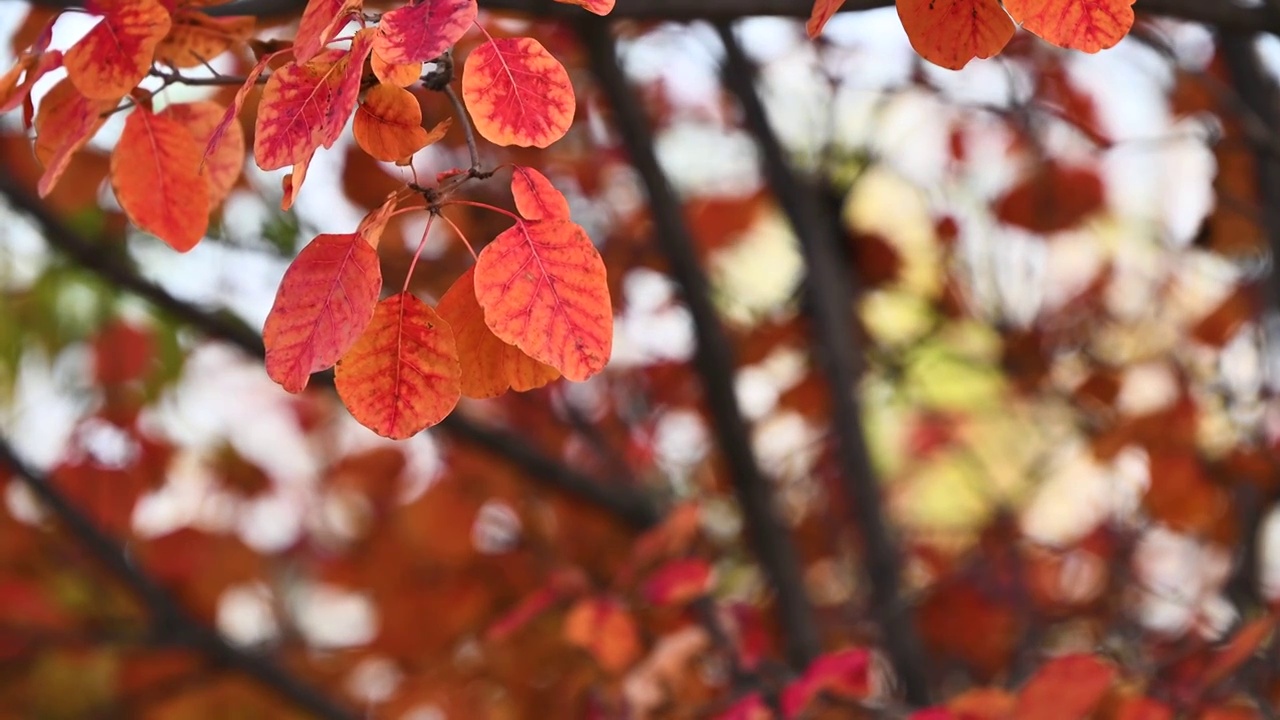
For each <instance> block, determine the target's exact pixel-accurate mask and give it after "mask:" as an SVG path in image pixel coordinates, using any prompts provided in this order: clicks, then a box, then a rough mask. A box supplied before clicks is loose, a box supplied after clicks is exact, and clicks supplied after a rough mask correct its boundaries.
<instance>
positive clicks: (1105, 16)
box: [1004, 0, 1133, 53]
mask: <svg viewBox="0 0 1280 720" xmlns="http://www.w3.org/2000/svg"><path fill="white" fill-rule="evenodd" d="M1004 9H1005V10H1007V11H1008V12H1009V14H1010V15H1012V16H1013V19H1014V20H1017V21H1018V22H1020V23H1022V27H1023V29H1025V30H1027V31H1028V32H1032V33H1035V34H1036V35H1039V36H1040V37H1041V38H1043V39H1045V40H1047V41H1048V42H1051V43H1053V44H1054V45H1057V46H1058V47H1064V48H1070V49H1072V50H1081V51H1083V52H1087V53H1096V52H1098V51H1099V50H1105V49H1107V48H1109V47H1111V46H1113V45H1115V44H1116V43H1118V42H1120V41H1121V40H1122V39H1123V38H1124V36H1125V35H1128V34H1129V30H1130V29H1131V28H1132V27H1133V0H1004Z"/></svg>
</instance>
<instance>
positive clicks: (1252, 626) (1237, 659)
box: [1199, 615, 1276, 688]
mask: <svg viewBox="0 0 1280 720" xmlns="http://www.w3.org/2000/svg"><path fill="white" fill-rule="evenodd" d="M1275 628H1276V621H1275V618H1272V617H1271V616H1270V615H1264V616H1263V617H1260V618H1258V619H1256V620H1254V621H1252V622H1250V623H1248V624H1247V625H1245V626H1244V627H1242V628H1240V630H1239V631H1238V632H1237V633H1236V634H1235V637H1233V638H1231V640H1230V641H1229V642H1228V643H1227V644H1226V645H1223V646H1222V647H1221V648H1218V651H1217V652H1216V653H1214V656H1213V659H1212V660H1210V661H1209V665H1208V667H1206V668H1205V669H1204V672H1203V673H1201V676H1200V678H1199V680H1200V683H1201V685H1202V686H1203V687H1206V688H1209V687H1212V686H1214V685H1216V684H1218V683H1219V682H1221V681H1222V680H1224V679H1226V678H1227V677H1228V676H1230V675H1231V674H1232V673H1234V672H1235V671H1236V669H1238V668H1239V667H1240V666H1241V665H1243V664H1244V662H1245V661H1246V660H1248V659H1249V658H1250V657H1252V656H1253V655H1254V654H1255V653H1257V652H1258V650H1259V649H1261V648H1263V647H1266V646H1267V644H1269V643H1270V642H1271V639H1272V634H1273V633H1274V631H1275Z"/></svg>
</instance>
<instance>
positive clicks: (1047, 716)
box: [1014, 654, 1116, 720]
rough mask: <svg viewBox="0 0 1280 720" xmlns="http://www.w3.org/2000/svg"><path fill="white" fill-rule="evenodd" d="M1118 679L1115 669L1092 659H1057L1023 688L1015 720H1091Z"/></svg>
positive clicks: (1083, 657) (1080, 656)
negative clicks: (1089, 718) (1079, 719)
mask: <svg viewBox="0 0 1280 720" xmlns="http://www.w3.org/2000/svg"><path fill="white" fill-rule="evenodd" d="M1115 679H1116V671H1115V668H1114V667H1113V666H1112V665H1110V664H1109V663H1107V662H1104V661H1103V660H1101V659H1099V658H1097V657H1094V656H1093V655H1086V654H1074V655H1064V656H1061V657H1057V658H1054V659H1053V660H1050V661H1049V662H1047V663H1045V664H1044V666H1043V667H1041V668H1040V669H1039V670H1038V671H1037V672H1036V674H1035V675H1034V676H1032V678H1031V679H1030V680H1029V681H1027V684H1026V685H1025V686H1023V688H1022V692H1021V693H1019V694H1018V707H1017V711H1016V712H1015V713H1014V717H1018V718H1028V720H1076V718H1082V717H1089V716H1090V715H1092V714H1093V712H1094V710H1095V709H1096V708H1097V707H1098V706H1099V705H1100V704H1102V701H1103V699H1104V698H1105V697H1106V695H1107V693H1108V691H1110V689H1111V683H1112V682H1114V681H1115Z"/></svg>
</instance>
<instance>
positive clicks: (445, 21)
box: [373, 0, 478, 65]
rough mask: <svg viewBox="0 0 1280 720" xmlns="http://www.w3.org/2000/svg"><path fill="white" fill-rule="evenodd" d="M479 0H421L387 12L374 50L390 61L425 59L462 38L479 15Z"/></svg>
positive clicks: (402, 61)
mask: <svg viewBox="0 0 1280 720" xmlns="http://www.w3.org/2000/svg"><path fill="white" fill-rule="evenodd" d="M477 10H478V8H477V6H476V0H422V1H421V2H418V3H414V4H410V5H406V6H404V7H401V8H396V9H395V10H392V11H391V12H388V13H385V14H384V15H383V16H382V19H381V20H380V21H379V22H378V35H377V37H376V38H375V39H374V41H373V42H374V50H375V51H376V52H377V53H378V55H379V56H380V57H381V58H382V59H383V60H385V61H386V62H388V63H394V64H398V65H407V64H409V63H424V62H428V61H430V60H434V59H436V58H437V57H439V56H440V55H441V54H442V53H443V52H444V51H445V50H448V49H449V48H451V47H453V45H454V43H456V42H458V40H460V39H462V36H463V35H464V34H466V32H467V29H468V28H470V27H471V23H473V22H474V21H475V19H476V12H477Z"/></svg>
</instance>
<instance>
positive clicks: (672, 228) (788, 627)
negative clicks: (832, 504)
mask: <svg viewBox="0 0 1280 720" xmlns="http://www.w3.org/2000/svg"><path fill="white" fill-rule="evenodd" d="M577 29H578V36H579V38H580V39H581V42H582V43H583V45H584V47H585V48H586V51H587V56H588V59H589V63H590V66H591V71H592V72H593V73H594V75H595V77H596V81H597V83H598V84H599V86H600V89H601V91H602V92H603V93H604V95H605V97H606V98H607V100H608V102H609V105H610V106H612V108H613V116H614V117H613V119H614V125H615V127H616V128H617V131H618V133H619V134H620V135H621V137H622V141H623V144H624V145H625V147H626V150H627V153H628V155H629V156H630V158H631V163H632V164H633V165H634V166H635V168H636V171H637V172H638V173H639V174H640V177H641V179H642V180H643V182H644V185H645V188H646V190H647V191H648V195H649V203H650V207H651V210H652V216H653V222H654V225H655V229H654V242H655V243H656V244H657V246H658V249H659V250H660V251H661V252H662V254H663V255H664V256H665V257H666V259H667V262H668V263H669V264H670V266H671V272H672V275H673V276H674V278H675V280H676V282H677V283H678V284H679V285H680V289H681V292H682V294H683V296H684V301H685V303H686V304H687V305H688V307H689V313H690V315H691V316H692V317H693V326H694V332H695V333H696V335H697V340H698V342H697V349H696V351H695V353H694V356H693V365H694V369H695V370H696V371H697V373H698V376H699V378H701V380H702V386H703V390H704V392H705V393H706V400H707V407H708V409H709V411H710V413H711V423H712V426H713V428H714V430H715V435H716V438H717V439H718V440H719V444H720V450H721V452H722V453H723V454H724V458H725V461H726V463H727V464H728V468H729V473H730V480H731V482H732V484H733V488H734V491H735V493H736V494H737V498H738V502H739V504H740V505H741V506H742V511H743V514H744V515H745V516H746V521H747V522H746V524H747V539H748V542H749V544H750V546H751V549H752V550H753V551H754V552H755V554H756V557H757V558H758V559H759V562H760V565H761V567H762V568H763V570H764V574H765V576H766V578H767V579H768V580H769V583H770V585H771V586H772V587H773V589H774V591H775V592H776V593H777V605H778V614H779V620H780V623H781V627H782V629H783V632H784V634H785V638H786V643H787V655H788V658H789V659H790V661H791V663H792V664H793V665H794V666H795V667H797V668H803V667H805V666H806V665H807V664H808V663H809V662H810V661H812V660H813V658H814V657H816V656H817V655H818V653H819V652H820V642H819V638H818V631H817V627H816V625H815V622H814V618H813V612H812V608H811V607H810V606H809V601H808V598H807V597H806V596H805V589H804V581H803V578H802V576H801V572H800V564H799V560H798V557H797V553H796V549H795V545H794V543H793V542H792V538H791V535H790V533H789V532H788V531H787V529H786V528H785V527H783V526H782V524H781V523H780V522H779V520H778V518H777V516H776V515H775V512H774V507H773V500H772V497H771V493H770V488H769V482H768V480H767V479H766V478H765V476H764V473H763V472H761V470H760V466H759V464H758V463H757V461H756V457H755V452H754V450H753V449H752V446H751V437H750V434H749V433H748V431H747V424H746V422H745V420H743V417H742V412H741V410H740V409H739V407H738V400H737V396H736V395H735V394H734V388H733V374H734V370H735V368H736V367H737V364H736V362H735V361H734V357H733V352H732V350H731V349H730V347H729V341H728V338H727V337H726V336H725V332H724V329H723V328H722V327H721V325H720V320H719V318H718V317H717V316H716V311H715V308H714V307H713V306H712V304H711V300H710V294H709V293H708V286H707V279H706V277H705V276H704V275H703V272H702V268H701V267H700V266H699V265H698V259H697V256H696V255H695V253H694V241H693V237H692V236H691V234H690V232H689V228H688V227H687V226H686V225H685V222H684V215H683V211H682V210H681V205H680V201H679V199H678V198H676V195H675V192H674V191H673V190H672V189H671V185H670V184H669V183H668V181H667V177H666V175H665V174H664V173H663V171H662V168H661V167H660V166H659V165H658V159H657V157H656V156H655V154H654V150H653V136H652V133H651V131H650V129H649V125H648V121H647V119H646V117H645V111H644V108H643V107H642V106H641V104H640V102H639V99H638V95H637V94H636V92H635V91H634V90H632V88H631V87H630V85H629V83H628V82H627V78H626V77H625V75H624V74H623V72H622V68H621V66H620V65H619V63H618V58H617V55H616V51H615V47H614V41H613V36H612V34H611V32H610V28H609V24H608V23H607V22H606V21H604V20H602V19H599V18H593V17H583V18H581V19H580V20H579V23H578V25H577Z"/></svg>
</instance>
